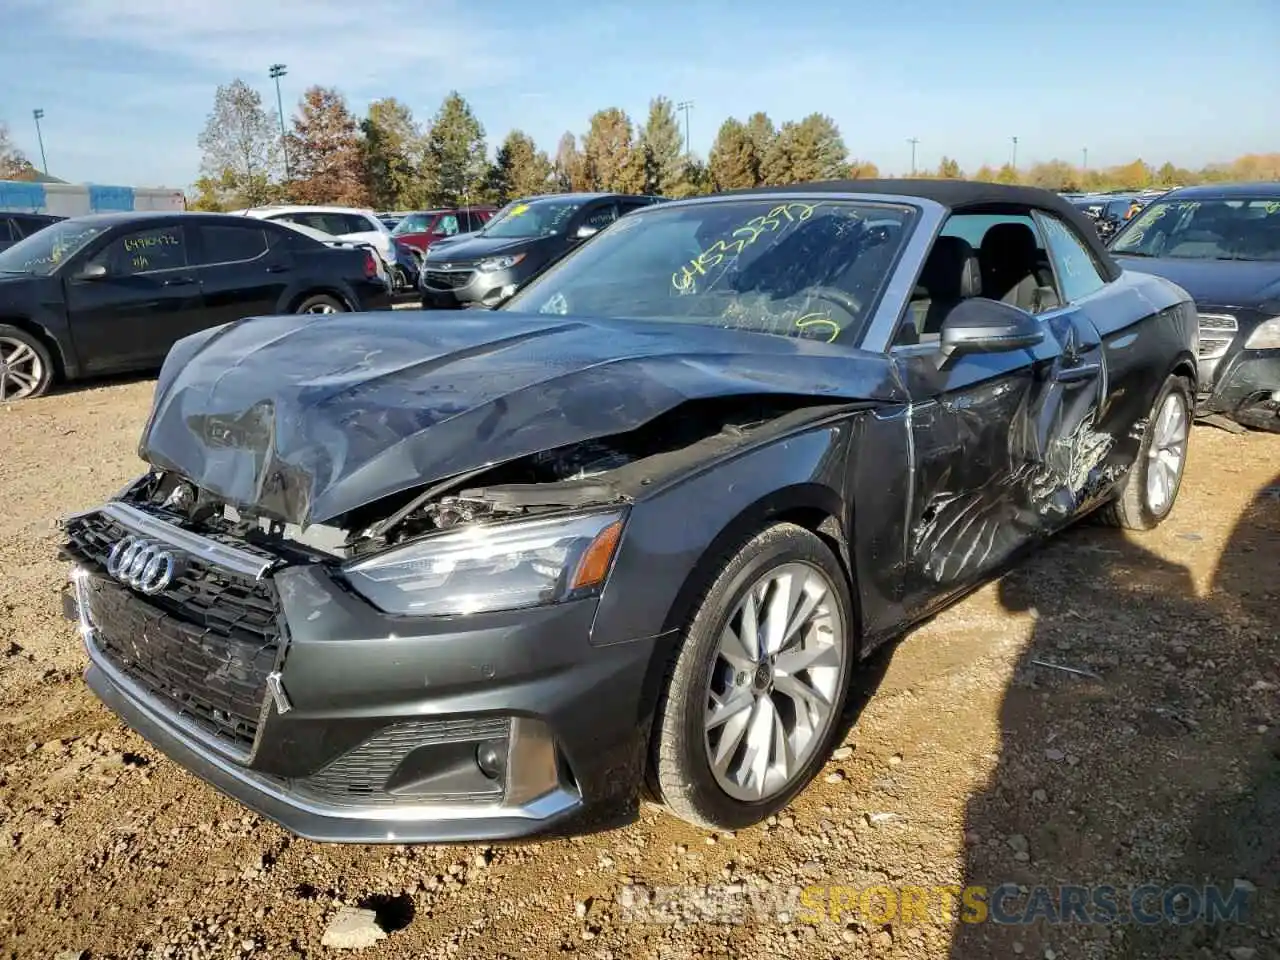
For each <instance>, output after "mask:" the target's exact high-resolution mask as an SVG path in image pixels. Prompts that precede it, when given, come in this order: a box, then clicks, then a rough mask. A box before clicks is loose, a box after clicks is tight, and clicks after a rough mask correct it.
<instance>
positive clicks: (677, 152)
mask: <svg viewBox="0 0 1280 960" xmlns="http://www.w3.org/2000/svg"><path fill="white" fill-rule="evenodd" d="M278 123H279V118H278V117H277V116H276V115H275V113H274V112H273V111H271V110H268V109H265V108H264V106H263V101H262V97H261V96H260V94H259V93H258V92H257V91H256V90H254V89H253V88H251V87H249V86H248V84H246V83H245V82H244V81H242V80H234V81H232V82H231V83H230V84H228V85H226V86H222V87H219V88H218V89H217V92H216V93H215V96H214V108H213V111H212V112H211V113H210V115H209V118H208V121H207V122H206V124H205V128H204V131H203V132H202V133H201V135H200V147H201V153H202V161H201V168H200V172H201V176H200V179H199V180H198V181H197V182H196V190H197V195H196V197H195V199H194V201H193V203H192V206H194V207H197V208H200V209H227V208H229V207H234V206H247V205H251V204H259V203H266V202H271V201H274V200H280V199H289V200H293V201H295V202H303V203H326V204H358V205H365V204H369V205H373V206H376V207H378V208H379V209H414V208H421V207H425V206H445V205H453V204H462V203H478V202H481V201H489V202H496V203H502V202H506V201H508V200H511V199H515V198H518V197H520V196H529V195H531V194H535V193H546V192H565V191H570V190H578V191H582V190H610V191H615V190H616V191H621V192H626V193H642V192H643V193H653V194H659V195H661V196H666V197H673V198H678V197H688V196H696V195H698V194H702V193H712V192H716V191H720V190H736V189H741V188H746V187H757V186H764V185H770V184H779V185H781V184H788V183H804V182H809V181H815V180H833V179H843V178H848V179H853V180H859V179H869V178H875V177H879V176H881V173H880V170H879V168H878V167H877V165H876V164H874V163H871V162H869V161H866V160H861V159H852V158H850V156H849V151H848V149H847V147H846V144H845V141H844V137H843V135H842V134H841V132H840V129H839V127H838V126H837V125H836V123H835V121H834V120H833V119H832V118H831V117H829V116H826V115H824V114H821V113H811V114H809V115H808V116H805V117H803V118H801V119H799V120H785V121H784V122H783V123H782V124H781V126H779V125H778V124H776V123H775V122H774V121H773V119H772V118H771V117H770V116H769V115H768V114H766V113H764V112H760V111H758V112H756V113H752V114H750V115H748V116H747V117H746V119H745V120H743V119H739V118H737V117H729V118H727V119H726V120H724V122H723V123H721V124H720V126H719V128H718V129H717V132H716V136H715V139H714V141H713V142H712V143H711V145H710V150H709V151H708V152H707V153H706V154H705V156H700V155H698V154H697V153H696V152H695V153H688V152H687V151H686V148H685V144H684V138H683V136H682V132H681V127H680V123H679V121H678V119H677V115H676V111H675V106H674V104H673V103H672V101H671V99H670V98H668V97H666V96H657V97H654V98H653V99H652V100H650V102H649V111H648V115H647V117H646V118H645V121H644V123H643V125H638V124H636V123H634V122H633V121H632V119H631V117H630V116H628V114H627V113H626V111H625V110H623V109H622V108H621V107H607V108H605V109H602V110H599V111H597V112H596V113H595V114H593V115H592V116H591V117H590V118H589V119H588V121H587V125H586V129H585V130H584V131H582V132H581V133H580V134H576V133H574V132H573V131H566V132H565V133H564V134H563V135H562V136H561V137H560V139H559V141H558V142H557V143H556V146H555V150H554V151H553V152H552V153H551V154H550V155H548V154H547V153H546V152H544V151H543V150H541V149H539V147H538V144H537V143H536V142H535V141H534V140H533V138H532V137H530V136H529V135H528V134H527V133H525V132H523V131H520V130H512V131H511V132H510V133H508V134H507V135H506V137H505V138H504V139H503V141H502V142H501V143H500V144H498V146H497V149H496V150H495V151H494V152H493V154H492V156H491V155H490V152H489V144H488V142H487V140H486V138H485V129H484V126H483V125H482V124H481V122H480V120H479V118H478V117H477V116H476V115H475V112H474V111H473V110H472V108H471V106H470V104H468V103H467V101H466V99H465V98H464V97H463V96H462V95H461V94H460V93H458V92H457V91H453V92H450V93H449V94H448V95H447V96H446V97H445V98H444V100H443V101H442V102H441V103H440V104H439V106H438V108H437V109H436V111H435V114H434V115H433V116H432V118H431V120H430V122H429V123H427V124H419V123H418V122H417V121H416V120H415V118H414V113H413V110H412V109H411V107H410V105H409V104H406V103H403V102H401V101H399V100H397V99H395V98H394V97H388V98H384V99H381V100H375V101H373V102H372V103H370V104H369V106H368V108H367V112H366V114H365V116H364V117H362V118H360V119H358V120H357V118H356V117H355V115H354V114H353V113H352V112H351V110H350V109H349V108H348V106H347V104H346V102H345V100H344V99H343V97H342V94H341V93H340V92H339V91H337V90H336V89H333V88H325V87H312V88H311V89H309V90H308V91H307V92H306V94H305V95H304V96H303V97H302V100H301V101H300V103H299V104H298V107H297V110H296V112H295V115H294V117H293V118H292V127H293V132H292V133H291V134H290V135H289V137H288V142H289V150H290V158H291V160H292V161H293V163H292V167H293V172H294V180H293V181H292V182H290V183H284V182H283V178H282V173H283V169H282V168H283V164H282V163H281V159H282V155H281V150H280V141H279V136H278ZM6 171H8V172H7V173H6ZM32 172H34V168H33V167H31V165H30V163H28V162H27V160H26V158H25V157H23V156H22V155H21V153H20V152H19V151H17V150H16V148H15V147H14V146H13V143H12V141H11V139H10V138H9V137H8V136H7V132H6V130H5V128H4V127H3V125H2V124H0V176H10V177H13V176H27V175H30V173H32ZM918 175H919V176H924V177H938V178H943V179H960V178H964V177H966V176H969V177H970V178H972V179H974V180H986V181H990V182H995V183H1011V184H1012V183H1026V184H1033V185H1035V186H1039V187H1044V188H1046V189H1049V190H1107V189H1141V188H1145V187H1160V188H1165V187H1173V186H1185V185H1189V184H1193V183H1205V182H1221V181H1230V180H1280V153H1272V154H1249V155H1247V156H1243V157H1239V158H1237V159H1236V160H1234V161H1231V162H1229V163H1216V164H1209V165H1207V166H1205V167H1203V168H1202V169H1200V170H1188V169H1186V168H1183V167H1179V166H1176V165H1174V164H1172V163H1168V162H1166V163H1162V164H1160V165H1158V166H1157V165H1153V164H1150V163H1147V162H1145V161H1143V160H1142V159H1136V160H1133V161H1131V162H1129V163H1124V164H1120V165H1117V166H1113V167H1103V168H1092V169H1084V168H1082V167H1080V166H1077V165H1074V164H1071V163H1067V162H1065V161H1063V160H1059V159H1056V158H1053V159H1049V160H1040V161H1037V162H1033V163H1031V164H1030V165H1024V166H1020V167H1018V168H1016V169H1015V168H1014V167H1013V166H1012V165H1011V164H1009V163H1003V164H999V165H991V164H987V163H984V164H982V165H981V166H980V167H978V168H977V170H976V171H975V172H974V173H972V174H968V175H967V174H966V173H965V171H964V170H963V169H962V168H961V166H960V164H959V162H958V161H956V160H955V159H953V158H952V157H950V156H946V155H944V156H942V157H941V158H940V159H939V161H938V164H937V166H936V167H932V168H929V172H926V173H922V174H918Z"/></svg>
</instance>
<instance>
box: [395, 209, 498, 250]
mask: <svg viewBox="0 0 1280 960" xmlns="http://www.w3.org/2000/svg"><path fill="white" fill-rule="evenodd" d="M494 212H495V208H494V207H463V208H461V209H458V210H418V211H415V212H414V213H410V214H406V215H405V217H404V218H403V219H402V220H401V221H400V222H399V223H397V224H396V227H395V229H394V230H392V231H391V235H392V236H393V237H395V238H396V240H398V241H399V242H400V243H402V244H404V245H405V246H406V247H408V248H409V249H410V251H411V252H412V253H413V254H414V255H415V256H417V258H418V259H419V260H421V259H422V255H423V254H424V253H426V250H427V247H429V246H431V244H432V243H434V242H435V241H437V240H440V239H442V238H443V237H454V236H457V235H458V234H460V233H474V232H475V231H477V230H479V229H480V228H481V227H483V226H484V225H485V224H486V223H487V222H488V221H489V218H490V217H492V216H493V214H494Z"/></svg>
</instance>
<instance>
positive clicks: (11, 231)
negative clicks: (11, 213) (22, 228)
mask: <svg viewBox="0 0 1280 960" xmlns="http://www.w3.org/2000/svg"><path fill="white" fill-rule="evenodd" d="M21 239H22V237H21V236H20V235H19V234H18V231H17V224H15V223H14V222H13V221H12V220H10V219H9V218H8V217H0V243H7V242H10V241H13V240H21Z"/></svg>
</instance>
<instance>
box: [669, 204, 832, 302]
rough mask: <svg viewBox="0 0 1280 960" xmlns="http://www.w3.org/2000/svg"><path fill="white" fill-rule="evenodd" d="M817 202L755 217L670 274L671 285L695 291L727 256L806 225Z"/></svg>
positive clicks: (683, 290) (784, 207) (679, 288)
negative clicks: (791, 227) (766, 237)
mask: <svg viewBox="0 0 1280 960" xmlns="http://www.w3.org/2000/svg"><path fill="white" fill-rule="evenodd" d="M818 206H819V204H816V203H783V204H779V205H778V206H776V207H774V208H773V209H772V210H770V211H769V212H768V213H766V214H763V215H762V216H759V217H752V218H751V219H750V220H748V221H747V222H746V223H744V224H743V225H742V226H740V227H738V228H737V229H736V230H734V231H733V232H732V233H730V234H729V238H728V239H727V240H717V241H716V242H715V243H713V244H712V245H711V246H709V247H707V249H706V250H703V251H702V253H700V254H698V255H697V256H696V257H694V258H693V259H692V260H690V261H689V262H688V263H687V264H685V265H684V266H683V267H681V268H680V269H679V270H677V271H676V272H675V273H673V274H672V275H671V283H672V285H673V286H674V287H675V288H676V289H677V290H678V291H680V292H681V293H688V292H690V291H692V290H693V288H694V284H695V282H696V280H697V278H698V277H700V276H705V275H706V272H707V271H708V270H710V269H712V268H713V267H716V266H719V265H720V264H721V263H723V262H724V259H725V257H736V256H737V255H738V254H740V253H742V251H743V250H745V249H746V248H747V247H749V246H751V244H753V243H755V242H756V240H757V239H758V238H759V237H760V236H761V235H762V234H766V233H774V232H776V231H778V230H781V229H782V228H783V227H784V226H786V225H787V224H791V223H803V222H804V221H806V220H808V219H809V218H810V217H812V216H813V212H814V211H815V210H816V209H818Z"/></svg>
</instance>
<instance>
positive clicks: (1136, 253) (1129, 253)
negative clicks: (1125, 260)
mask: <svg viewBox="0 0 1280 960" xmlns="http://www.w3.org/2000/svg"><path fill="white" fill-rule="evenodd" d="M1111 252H1112V253H1113V254H1115V255H1116V256H1117V257H1154V256H1155V254H1154V253H1143V252H1142V251H1141V250H1112V251H1111Z"/></svg>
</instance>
